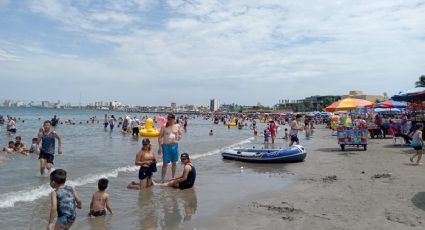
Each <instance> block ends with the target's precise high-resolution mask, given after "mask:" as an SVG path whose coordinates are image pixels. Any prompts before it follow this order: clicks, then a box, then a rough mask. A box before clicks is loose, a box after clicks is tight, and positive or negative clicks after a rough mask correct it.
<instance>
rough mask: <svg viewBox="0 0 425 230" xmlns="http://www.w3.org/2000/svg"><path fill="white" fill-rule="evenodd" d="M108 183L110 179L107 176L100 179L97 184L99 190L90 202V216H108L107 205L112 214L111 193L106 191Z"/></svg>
mask: <svg viewBox="0 0 425 230" xmlns="http://www.w3.org/2000/svg"><path fill="white" fill-rule="evenodd" d="M108 183H109V181H108V179H106V178H102V179H100V180H99V182H98V184H97V187H98V189H99V191H97V192H95V193H94V194H93V197H92V199H91V203H90V213H89V215H90V217H96V216H106V211H105V207H106V209H108V211H109V213H110V214H112V209H111V207H110V206H109V194H108V193H107V192H105V190H106V188H107V187H108Z"/></svg>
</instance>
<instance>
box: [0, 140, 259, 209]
mask: <svg viewBox="0 0 425 230" xmlns="http://www.w3.org/2000/svg"><path fill="white" fill-rule="evenodd" d="M252 140H254V138H253V137H251V138H248V139H246V140H243V141H240V142H238V143H236V144H232V145H230V146H226V147H225V148H221V149H216V150H212V151H209V152H206V153H203V154H198V155H193V156H191V159H197V158H202V157H206V156H211V155H215V154H218V153H220V152H221V151H223V150H224V149H226V148H233V147H236V146H239V145H243V144H247V143H250V142H251V141H252ZM161 165H162V162H160V163H157V166H161ZM138 169H139V166H125V167H119V168H117V169H114V170H112V171H111V172H108V173H101V174H95V175H92V176H87V177H80V178H77V179H75V180H69V181H67V182H66V184H67V185H70V186H72V187H75V186H81V185H86V184H90V183H95V182H96V181H98V180H99V179H100V178H115V177H118V175H119V173H123V172H134V171H137V170H138ZM51 191H52V188H51V187H50V185H49V184H48V183H46V184H43V185H40V186H38V187H36V188H33V189H31V190H21V191H16V192H9V193H5V194H0V209H1V208H11V207H14V205H15V203H16V202H31V201H34V200H37V199H39V198H41V197H43V196H48V195H49V193H50V192H51Z"/></svg>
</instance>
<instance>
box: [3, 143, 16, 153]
mask: <svg viewBox="0 0 425 230" xmlns="http://www.w3.org/2000/svg"><path fill="white" fill-rule="evenodd" d="M3 151H5V152H7V153H13V152H14V151H15V142H13V141H9V143H8V144H7V145H6V146H4V148H3Z"/></svg>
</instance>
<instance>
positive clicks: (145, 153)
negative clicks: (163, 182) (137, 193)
mask: <svg viewBox="0 0 425 230" xmlns="http://www.w3.org/2000/svg"><path fill="white" fill-rule="evenodd" d="M135 164H136V165H140V169H139V180H140V181H139V182H136V181H132V182H130V184H129V185H128V186H127V188H129V189H139V190H142V189H145V188H148V187H150V186H152V185H153V182H152V174H153V173H154V172H156V160H155V156H154V154H153V150H152V145H151V143H150V140H149V139H147V138H145V139H143V140H142V149H140V150H139V152H137V155H136V160H135Z"/></svg>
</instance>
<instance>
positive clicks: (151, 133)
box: [139, 118, 159, 137]
mask: <svg viewBox="0 0 425 230" xmlns="http://www.w3.org/2000/svg"><path fill="white" fill-rule="evenodd" d="M139 135H140V136H142V137H157V136H159V131H158V130H156V129H155V128H154V127H153V120H152V118H148V119H146V123H145V128H142V129H140V131H139Z"/></svg>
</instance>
